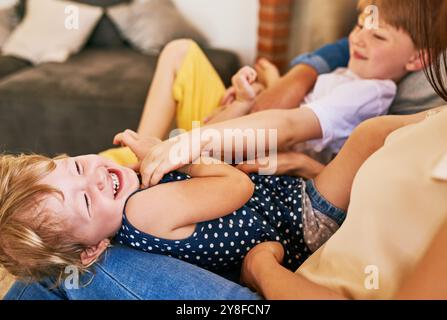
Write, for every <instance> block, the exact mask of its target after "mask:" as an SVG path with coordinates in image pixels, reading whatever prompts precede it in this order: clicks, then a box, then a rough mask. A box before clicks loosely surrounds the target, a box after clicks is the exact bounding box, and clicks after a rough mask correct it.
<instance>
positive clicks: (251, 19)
mask: <svg viewBox="0 0 447 320" xmlns="http://www.w3.org/2000/svg"><path fill="white" fill-rule="evenodd" d="M174 2H175V3H176V5H177V7H178V8H179V9H180V11H181V12H182V13H183V14H184V15H185V16H186V17H187V18H188V19H189V20H190V21H191V22H192V23H193V24H194V25H195V26H197V27H198V28H199V29H200V30H201V31H202V32H203V33H204V34H205V35H206V36H207V38H208V39H209V40H210V44H211V46H213V47H217V48H223V49H229V50H232V51H234V52H236V53H237V54H238V55H239V57H240V58H241V61H242V63H243V64H252V63H253V62H254V60H255V59H256V51H257V48H256V47H257V39H258V10H259V0H174Z"/></svg>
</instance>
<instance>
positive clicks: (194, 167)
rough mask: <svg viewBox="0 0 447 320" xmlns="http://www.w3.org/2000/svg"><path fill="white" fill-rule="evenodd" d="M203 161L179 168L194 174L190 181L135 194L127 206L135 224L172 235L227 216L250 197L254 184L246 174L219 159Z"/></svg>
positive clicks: (205, 159)
mask: <svg viewBox="0 0 447 320" xmlns="http://www.w3.org/2000/svg"><path fill="white" fill-rule="evenodd" d="M201 162H204V163H201V164H191V165H188V166H185V167H183V168H181V169H179V171H181V172H184V173H186V174H188V175H190V176H191V177H192V178H191V179H189V180H183V181H178V182H171V183H165V184H159V185H157V186H155V187H152V188H149V189H147V190H144V191H141V192H139V193H137V194H136V195H134V196H133V197H132V198H131V199H130V200H129V202H128V206H127V216H128V219H129V220H130V221H131V223H132V224H134V225H135V226H136V227H137V228H138V229H140V230H142V231H143V232H147V233H149V234H152V235H154V236H159V237H164V238H170V235H172V234H173V233H174V232H176V230H178V229H181V228H185V227H188V226H191V225H195V224H196V223H199V222H203V221H210V220H214V219H217V218H220V217H223V216H225V215H227V214H229V213H231V212H233V211H235V210H237V209H239V208H240V207H242V206H243V205H244V204H245V203H246V202H247V201H248V200H249V199H250V197H251V196H252V194H253V190H254V186H253V183H252V182H251V179H250V178H249V177H248V176H247V175H246V174H245V173H243V172H242V171H240V170H238V169H236V168H233V167H232V166H230V165H227V164H224V163H222V162H220V161H218V160H215V159H210V158H201ZM210 163H211V164H210Z"/></svg>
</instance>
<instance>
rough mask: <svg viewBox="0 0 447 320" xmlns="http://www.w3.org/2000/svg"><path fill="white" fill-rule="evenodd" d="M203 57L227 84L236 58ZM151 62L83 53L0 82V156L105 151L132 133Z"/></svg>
mask: <svg viewBox="0 0 447 320" xmlns="http://www.w3.org/2000/svg"><path fill="white" fill-rule="evenodd" d="M205 53H206V54H207V55H208V56H209V57H210V60H211V61H212V63H213V64H214V65H215V66H216V69H217V70H218V72H219V73H220V74H221V76H222V78H223V79H224V80H225V82H226V83H227V84H228V83H229V81H230V79H231V75H232V74H234V73H235V72H236V71H237V69H238V67H239V63H238V59H237V58H236V57H235V55H234V54H232V53H228V52H225V51H220V50H205ZM156 62H157V56H146V55H142V54H140V53H137V52H136V51H134V50H132V49H129V48H121V49H114V50H110V49H99V48H89V49H85V50H83V51H82V52H81V53H80V54H78V55H76V56H73V57H72V58H70V59H69V60H68V61H67V62H66V63H63V64H56V63H48V64H43V65H40V66H38V67H35V68H30V69H27V70H24V71H22V72H19V73H16V74H13V75H11V76H10V77H8V78H6V79H5V81H3V82H0V96H1V97H2V99H0V114H1V115H2V120H3V125H2V126H0V137H2V138H1V139H0V147H1V148H2V149H3V150H2V151H7V152H37V153H44V154H47V155H55V154H57V153H68V154H71V155H77V154H87V153H97V152H98V151H101V150H103V149H107V148H109V147H111V141H112V138H113V136H114V134H116V133H117V132H119V131H122V130H124V129H126V128H133V129H136V128H137V125H138V121H139V118H140V115H141V111H142V109H143V106H144V103H145V100H146V96H147V92H148V89H149V85H150V82H151V79H152V77H153V74H154V70H155V67H156Z"/></svg>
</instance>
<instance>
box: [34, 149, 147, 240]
mask: <svg viewBox="0 0 447 320" xmlns="http://www.w3.org/2000/svg"><path fill="white" fill-rule="evenodd" d="M55 163H56V169H55V170H54V171H52V172H51V173H49V174H48V175H47V176H46V177H45V178H44V179H42V180H41V183H42V184H47V185H50V186H51V187H53V188H55V189H57V190H59V191H61V192H62V194H63V196H64V198H65V199H61V197H60V196H58V195H54V196H50V197H48V198H47V199H45V200H44V202H43V205H44V207H45V209H48V210H50V212H53V213H54V214H58V215H60V216H61V218H62V219H63V220H64V221H67V222H68V225H67V227H68V228H69V230H70V231H69V232H70V233H71V234H72V235H73V236H74V237H75V238H76V239H78V240H79V241H80V242H82V243H84V244H85V245H96V244H98V243H99V242H100V241H102V240H104V239H107V238H110V237H111V236H113V235H114V234H115V233H116V232H117V231H118V230H119V228H120V226H121V219H122V213H123V209H124V205H125V202H126V200H127V198H128V197H129V196H130V195H131V194H132V193H133V192H134V191H136V190H138V188H139V180H138V177H137V175H136V173H135V172H134V171H133V170H131V169H129V168H126V167H122V166H119V165H117V164H116V163H115V162H113V161H110V160H108V159H106V158H103V157H100V156H96V155H87V156H80V157H74V158H64V159H59V160H55ZM117 182H118V183H117ZM118 186H119V187H118ZM116 191H117V192H116Z"/></svg>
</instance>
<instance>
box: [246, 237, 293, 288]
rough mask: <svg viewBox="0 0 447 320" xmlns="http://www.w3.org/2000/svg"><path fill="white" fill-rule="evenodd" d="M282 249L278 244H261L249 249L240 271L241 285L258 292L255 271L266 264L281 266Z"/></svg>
mask: <svg viewBox="0 0 447 320" xmlns="http://www.w3.org/2000/svg"><path fill="white" fill-rule="evenodd" d="M283 259H284V248H283V246H282V245H281V243H279V242H263V243H261V244H258V245H257V246H256V247H254V248H253V249H251V250H250V251H249V252H248V254H247V256H246V257H245V259H244V262H243V264H242V269H241V283H243V284H245V285H246V286H248V287H249V288H252V289H254V290H255V291H256V292H260V290H259V287H258V285H257V282H258V281H257V279H256V278H257V271H258V269H259V268H260V267H262V266H266V265H268V263H275V264H276V263H279V264H282V261H283Z"/></svg>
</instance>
